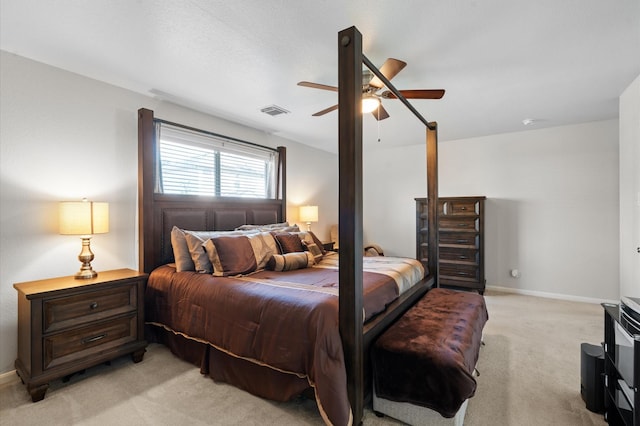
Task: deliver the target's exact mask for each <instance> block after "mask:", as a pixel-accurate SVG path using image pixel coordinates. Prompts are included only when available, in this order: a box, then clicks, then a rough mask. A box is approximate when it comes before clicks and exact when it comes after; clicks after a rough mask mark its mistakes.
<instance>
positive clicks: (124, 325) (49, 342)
mask: <svg viewBox="0 0 640 426" xmlns="http://www.w3.org/2000/svg"><path fill="white" fill-rule="evenodd" d="M136 320H137V318H136V315H135V314H132V315H128V316H125V317H120V318H116V319H113V320H109V321H104V322H101V323H96V324H91V325H88V326H85V327H81V328H78V329H73V330H69V331H65V332H62V333H58V334H54V335H50V336H46V337H44V338H43V349H44V357H43V363H44V365H43V369H47V368H52V367H56V366H58V365H61V364H65V363H69V362H74V361H77V360H79V359H82V358H84V357H89V356H91V355H92V354H95V353H97V352H100V351H104V350H107V349H111V348H117V347H118V346H120V345H123V344H125V343H127V342H132V341H135V340H136V339H137V333H136Z"/></svg>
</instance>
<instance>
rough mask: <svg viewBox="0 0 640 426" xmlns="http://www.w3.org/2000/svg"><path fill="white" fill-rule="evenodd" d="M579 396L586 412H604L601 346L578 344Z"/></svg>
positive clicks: (602, 353)
mask: <svg viewBox="0 0 640 426" xmlns="http://www.w3.org/2000/svg"><path fill="white" fill-rule="evenodd" d="M580 395H582V400H583V401H584V402H585V404H586V406H587V410H589V411H593V412H594V413H602V412H603V411H604V351H603V350H602V346H598V345H591V344H589V343H582V344H580Z"/></svg>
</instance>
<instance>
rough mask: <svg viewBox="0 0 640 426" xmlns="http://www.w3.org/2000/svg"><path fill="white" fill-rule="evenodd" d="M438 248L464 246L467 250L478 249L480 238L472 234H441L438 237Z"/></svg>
mask: <svg viewBox="0 0 640 426" xmlns="http://www.w3.org/2000/svg"><path fill="white" fill-rule="evenodd" d="M439 240H440V247H441V248H442V247H447V246H456V247H457V246H466V247H467V248H477V249H479V248H480V236H479V235H477V234H473V233H468V232H467V233H464V232H461V233H455V232H441V233H440V235H439Z"/></svg>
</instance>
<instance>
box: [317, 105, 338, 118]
mask: <svg viewBox="0 0 640 426" xmlns="http://www.w3.org/2000/svg"><path fill="white" fill-rule="evenodd" d="M337 109H338V105H337V104H336V105H334V106H330V107H329V108H326V109H323V110H322V111H318V112H316V113H315V114H312V115H313V117H319V116H321V115H325V114H326V113H328V112H331V111H335V110H337Z"/></svg>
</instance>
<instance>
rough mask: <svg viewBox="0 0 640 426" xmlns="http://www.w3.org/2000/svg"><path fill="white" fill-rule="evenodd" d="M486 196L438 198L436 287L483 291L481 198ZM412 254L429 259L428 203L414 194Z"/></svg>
mask: <svg viewBox="0 0 640 426" xmlns="http://www.w3.org/2000/svg"><path fill="white" fill-rule="evenodd" d="M485 199H486V197H441V198H438V207H437V222H438V240H439V243H438V253H439V254H438V266H437V267H438V271H437V274H436V275H437V277H438V278H437V280H438V286H439V287H449V288H455V289H461V290H475V291H478V292H479V293H480V294H484V290H485V278H484V201H485ZM415 200H416V258H417V259H418V260H420V261H422V262H423V263H425V264H426V263H427V262H428V260H429V240H428V239H429V224H428V221H429V206H428V202H427V199H426V198H416V199H415Z"/></svg>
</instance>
